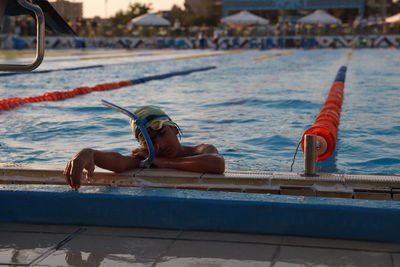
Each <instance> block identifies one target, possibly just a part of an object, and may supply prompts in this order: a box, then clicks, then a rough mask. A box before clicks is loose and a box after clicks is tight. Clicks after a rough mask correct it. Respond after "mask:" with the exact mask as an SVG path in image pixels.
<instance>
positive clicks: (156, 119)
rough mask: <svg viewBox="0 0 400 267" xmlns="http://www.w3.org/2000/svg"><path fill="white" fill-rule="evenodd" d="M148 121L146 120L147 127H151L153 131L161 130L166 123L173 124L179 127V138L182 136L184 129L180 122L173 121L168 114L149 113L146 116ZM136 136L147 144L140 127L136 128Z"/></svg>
mask: <svg viewBox="0 0 400 267" xmlns="http://www.w3.org/2000/svg"><path fill="white" fill-rule="evenodd" d="M144 120H146V121H147V122H145V127H146V129H151V130H153V131H159V130H161V128H162V127H163V126H164V125H168V126H173V127H176V128H177V129H178V135H179V139H180V138H181V137H182V131H181V129H180V127H179V126H178V124H176V123H175V122H173V121H172V120H171V118H170V117H168V115H149V116H147V117H146V118H144ZM135 137H136V138H137V139H138V140H139V142H140V143H142V144H145V143H146V140H145V138H144V137H143V134H142V131H141V129H140V128H139V127H136V128H135Z"/></svg>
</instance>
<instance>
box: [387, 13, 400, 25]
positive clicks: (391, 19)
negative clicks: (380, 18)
mask: <svg viewBox="0 0 400 267" xmlns="http://www.w3.org/2000/svg"><path fill="white" fill-rule="evenodd" d="M385 22H387V23H399V22H400V13H398V14H396V15H393V16H391V17H387V18H386V19H385Z"/></svg>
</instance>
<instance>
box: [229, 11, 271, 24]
mask: <svg viewBox="0 0 400 267" xmlns="http://www.w3.org/2000/svg"><path fill="white" fill-rule="evenodd" d="M222 22H223V23H226V24H231V25H255V24H268V23H269V21H268V20H267V19H264V18H262V17H260V16H256V15H254V14H252V13H250V12H248V11H247V10H242V11H240V12H239V13H236V14H234V15H232V16H228V17H225V18H222Z"/></svg>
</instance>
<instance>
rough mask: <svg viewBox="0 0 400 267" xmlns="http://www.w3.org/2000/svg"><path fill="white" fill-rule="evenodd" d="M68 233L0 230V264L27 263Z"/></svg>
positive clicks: (53, 245)
mask: <svg viewBox="0 0 400 267" xmlns="http://www.w3.org/2000/svg"><path fill="white" fill-rule="evenodd" d="M67 236H68V234H54V233H28V232H1V235H0V264H29V263H31V262H32V261H33V260H35V259H36V258H38V257H39V256H41V255H42V254H43V253H45V252H46V251H48V250H50V249H52V248H53V247H55V246H56V245H57V244H58V243H59V242H61V241H62V240H63V239H65V238H66V237H67Z"/></svg>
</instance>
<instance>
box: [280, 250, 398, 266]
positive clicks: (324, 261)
mask: <svg viewBox="0 0 400 267" xmlns="http://www.w3.org/2000/svg"><path fill="white" fill-rule="evenodd" d="M277 262H281V263H290V264H302V265H303V266H360V267H364V266H377V267H379V266H382V267H390V266H392V260H391V255H390V253H386V252H365V251H357V250H348V249H327V248H318V247H287V246H282V247H281V248H280V253H279V256H278V258H277ZM281 266H283V265H281Z"/></svg>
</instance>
